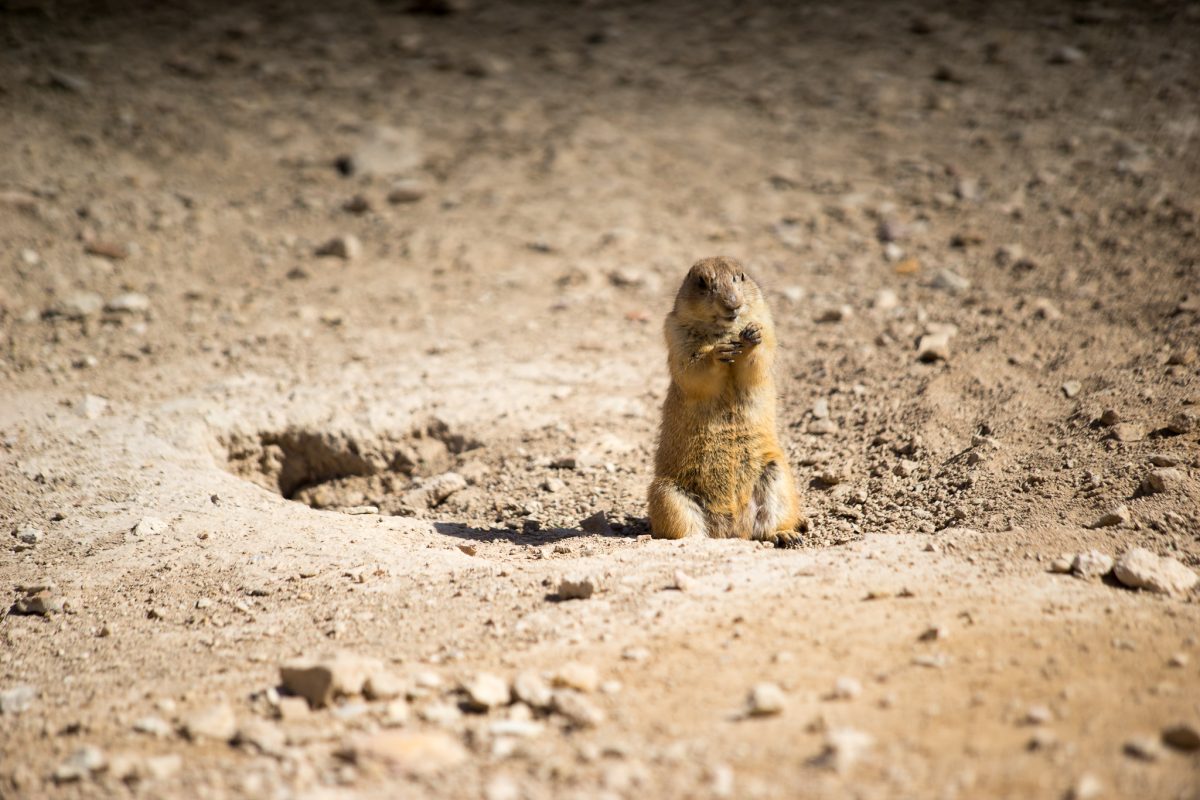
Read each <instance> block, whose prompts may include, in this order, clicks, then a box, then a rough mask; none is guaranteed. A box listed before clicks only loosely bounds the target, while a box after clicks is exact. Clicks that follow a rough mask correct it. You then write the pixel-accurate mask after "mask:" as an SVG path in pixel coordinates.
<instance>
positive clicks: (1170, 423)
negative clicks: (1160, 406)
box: [1166, 411, 1197, 436]
mask: <svg viewBox="0 0 1200 800" xmlns="http://www.w3.org/2000/svg"><path fill="white" fill-rule="evenodd" d="M1196 425H1197V422H1196V415H1195V414H1193V413H1191V412H1190V411H1180V412H1179V413H1178V414H1176V415H1175V416H1173V417H1171V419H1169V420H1167V424H1166V428H1167V430H1168V431H1170V432H1171V433H1173V434H1175V435H1177V436H1180V435H1183V434H1185V433H1191V432H1192V431H1193V430H1195V429H1196Z"/></svg>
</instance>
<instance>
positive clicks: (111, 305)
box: [104, 292, 150, 314]
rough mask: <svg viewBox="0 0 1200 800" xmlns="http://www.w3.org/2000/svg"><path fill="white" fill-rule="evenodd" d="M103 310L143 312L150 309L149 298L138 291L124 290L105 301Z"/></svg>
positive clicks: (130, 312)
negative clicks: (123, 292) (124, 291)
mask: <svg viewBox="0 0 1200 800" xmlns="http://www.w3.org/2000/svg"><path fill="white" fill-rule="evenodd" d="M104 310H105V311H108V312H109V313H112V314H145V313H146V312H147V311H149V310H150V298H149V297H146V295H144V294H139V293H138V292H126V293H125V294H119V295H117V296H116V297H114V298H113V299H111V300H109V301H108V302H107V303H105V304H104Z"/></svg>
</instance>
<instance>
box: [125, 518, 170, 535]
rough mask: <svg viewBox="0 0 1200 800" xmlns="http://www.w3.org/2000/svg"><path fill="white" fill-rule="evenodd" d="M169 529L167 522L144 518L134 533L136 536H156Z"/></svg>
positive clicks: (134, 529)
mask: <svg viewBox="0 0 1200 800" xmlns="http://www.w3.org/2000/svg"><path fill="white" fill-rule="evenodd" d="M166 529H167V523H166V521H165V520H162V519H159V518H158V517H142V518H141V519H140V520H138V521H137V524H135V525H134V526H133V529H132V531H131V532H132V533H133V535H134V536H154V535H156V534H160V533H162V532H164V531H165V530H166Z"/></svg>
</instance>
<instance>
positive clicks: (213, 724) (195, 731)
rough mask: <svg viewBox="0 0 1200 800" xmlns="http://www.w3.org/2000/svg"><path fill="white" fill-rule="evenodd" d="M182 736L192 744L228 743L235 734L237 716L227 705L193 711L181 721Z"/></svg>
mask: <svg viewBox="0 0 1200 800" xmlns="http://www.w3.org/2000/svg"><path fill="white" fill-rule="evenodd" d="M182 727H183V735H184V736H186V737H187V738H188V739H190V740H192V741H193V742H196V741H201V740H204V739H211V740H215V741H218V742H228V741H229V740H230V739H232V738H233V737H234V735H236V734H237V731H238V724H237V715H235V714H234V713H233V707H232V706H230V705H229V704H228V703H218V704H217V705H214V706H210V707H208V708H202V709H200V710H198V711H193V712H192V713H191V714H188V715H187V716H186V717H184V719H183V726H182Z"/></svg>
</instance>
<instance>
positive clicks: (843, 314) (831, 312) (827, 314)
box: [814, 305, 854, 322]
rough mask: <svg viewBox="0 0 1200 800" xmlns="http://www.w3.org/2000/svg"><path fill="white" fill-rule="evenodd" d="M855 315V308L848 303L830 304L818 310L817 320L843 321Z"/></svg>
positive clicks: (815, 319)
mask: <svg viewBox="0 0 1200 800" xmlns="http://www.w3.org/2000/svg"><path fill="white" fill-rule="evenodd" d="M853 315H854V309H853V308H851V307H850V306H848V305H840V306H830V307H828V308H824V309H822V310H821V311H819V312H817V315H816V317H815V318H814V321H815V322H842V321H843V320H847V319H850V317H852V316H853Z"/></svg>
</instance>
